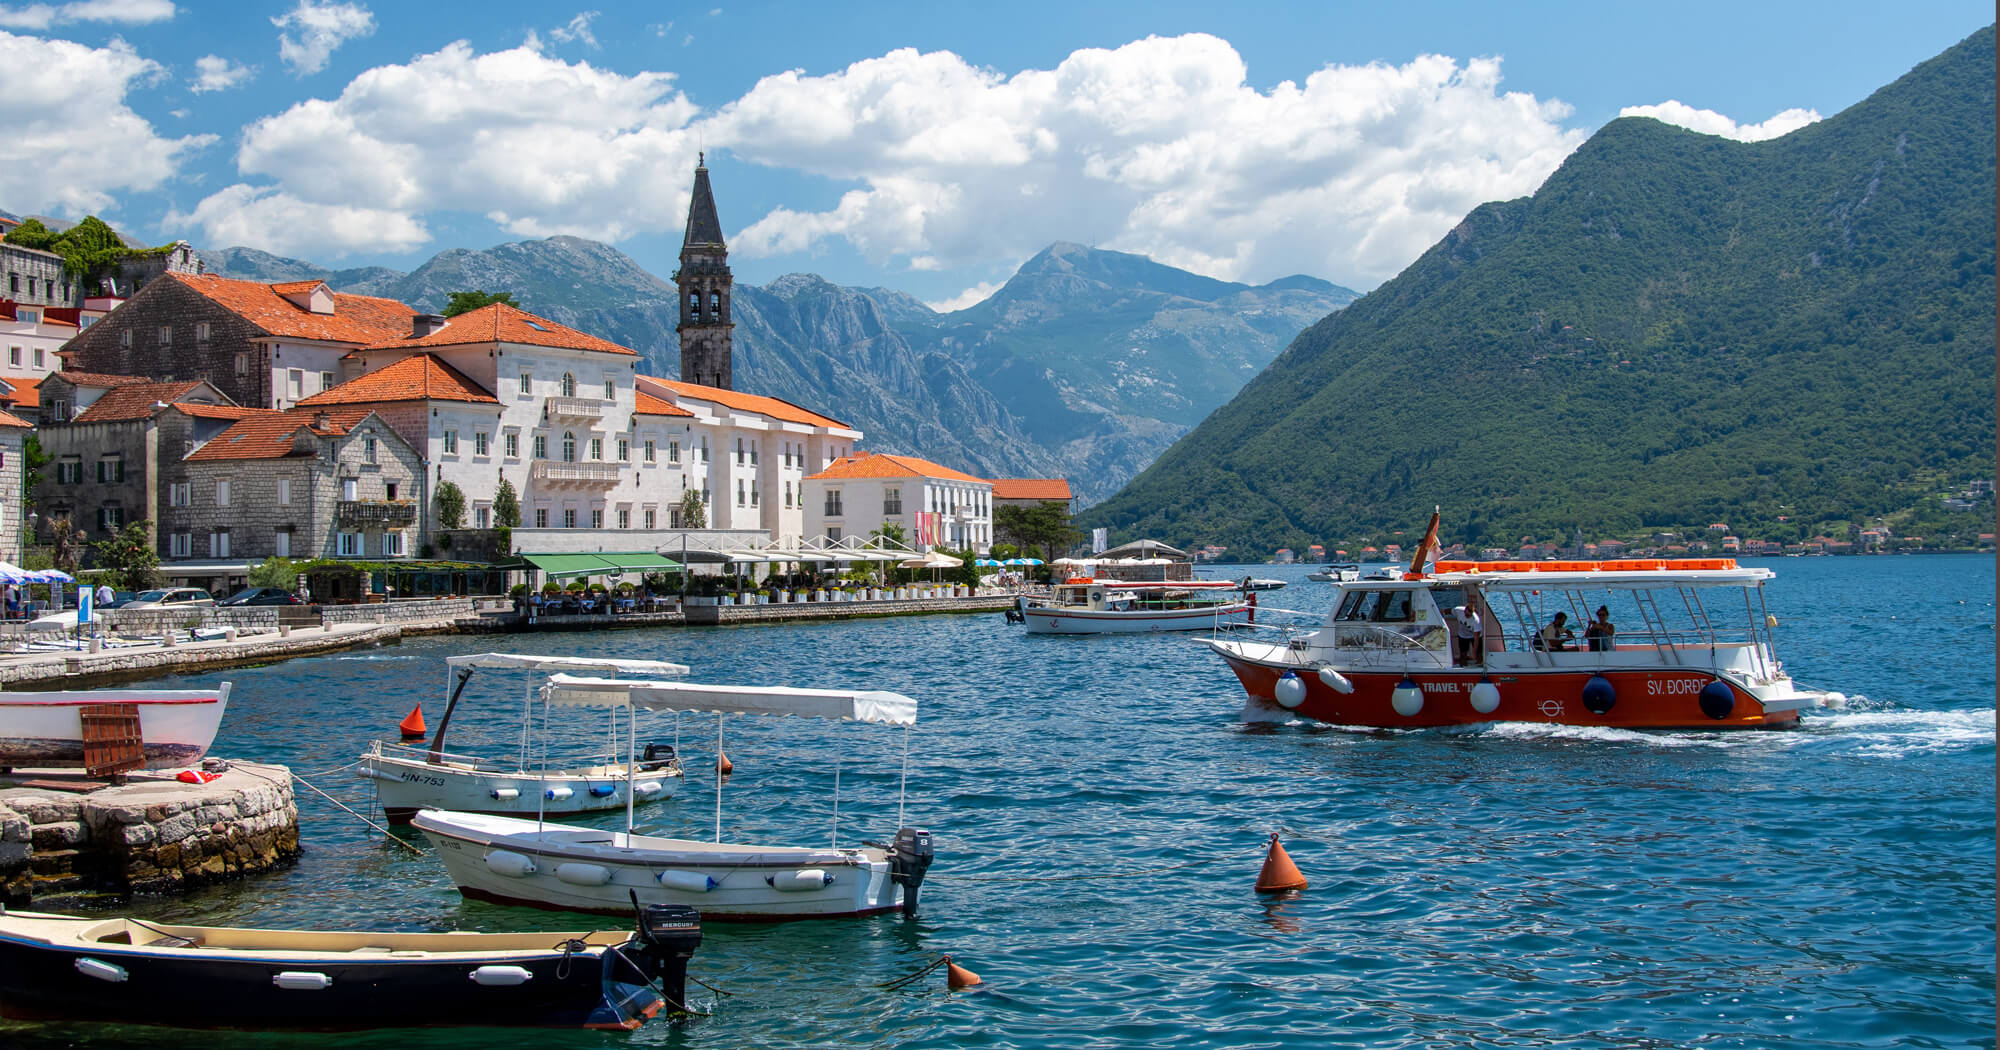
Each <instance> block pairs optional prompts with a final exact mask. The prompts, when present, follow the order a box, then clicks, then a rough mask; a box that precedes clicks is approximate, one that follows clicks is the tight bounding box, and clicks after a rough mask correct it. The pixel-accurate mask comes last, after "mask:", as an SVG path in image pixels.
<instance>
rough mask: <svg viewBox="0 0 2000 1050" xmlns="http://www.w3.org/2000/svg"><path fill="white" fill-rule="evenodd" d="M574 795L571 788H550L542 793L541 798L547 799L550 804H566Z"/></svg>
mask: <svg viewBox="0 0 2000 1050" xmlns="http://www.w3.org/2000/svg"><path fill="white" fill-rule="evenodd" d="M574 794H576V791H575V789H573V788H567V787H552V788H550V789H548V790H547V791H544V792H542V797H543V798H546V799H548V800H549V801H550V802H566V801H568V800H569V797H570V796H571V795H574Z"/></svg>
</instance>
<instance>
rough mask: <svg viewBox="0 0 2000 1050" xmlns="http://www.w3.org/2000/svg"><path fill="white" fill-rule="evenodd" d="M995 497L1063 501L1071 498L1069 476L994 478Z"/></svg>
mask: <svg viewBox="0 0 2000 1050" xmlns="http://www.w3.org/2000/svg"><path fill="white" fill-rule="evenodd" d="M993 498H994V499H1037V500H1055V501H1057V502H1061V501H1064V500H1068V499H1070V498H1071V496H1070V491H1069V479H1067V478H994V479H993Z"/></svg>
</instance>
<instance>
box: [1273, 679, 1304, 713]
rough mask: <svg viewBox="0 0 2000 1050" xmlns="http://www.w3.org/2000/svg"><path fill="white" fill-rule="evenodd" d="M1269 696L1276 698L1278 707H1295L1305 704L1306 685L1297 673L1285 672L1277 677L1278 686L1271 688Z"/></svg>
mask: <svg viewBox="0 0 2000 1050" xmlns="http://www.w3.org/2000/svg"><path fill="white" fill-rule="evenodd" d="M1271 695H1272V696H1274V697H1276V698H1277V701H1278V706H1279V707H1283V708H1293V707H1297V706H1299V705H1300V704H1303V703H1305V702H1306V683H1305V681H1304V680H1303V679H1301V678H1300V677H1299V676H1298V673H1297V672H1295V671H1286V672H1285V673H1284V674H1281V675H1279V676H1278V684H1276V685H1274V686H1272V687H1271Z"/></svg>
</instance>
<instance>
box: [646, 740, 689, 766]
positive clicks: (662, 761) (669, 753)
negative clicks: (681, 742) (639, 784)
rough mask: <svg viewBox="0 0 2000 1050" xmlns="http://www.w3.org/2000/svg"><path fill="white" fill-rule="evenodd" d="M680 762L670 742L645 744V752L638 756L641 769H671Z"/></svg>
mask: <svg viewBox="0 0 2000 1050" xmlns="http://www.w3.org/2000/svg"><path fill="white" fill-rule="evenodd" d="M680 762H681V760H680V756H678V755H676V754H674V745H672V744H647V745H646V752H645V754H642V755H640V756H639V768H640V769H642V770H657V769H672V768H674V767H675V766H678V765H680Z"/></svg>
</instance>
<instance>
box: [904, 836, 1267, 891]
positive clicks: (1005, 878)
mask: <svg viewBox="0 0 2000 1050" xmlns="http://www.w3.org/2000/svg"><path fill="white" fill-rule="evenodd" d="M1268 848H1270V847H1269V843H1266V844H1265V845H1262V846H1258V847H1256V848H1254V849H1248V850H1244V851H1242V852H1240V853H1223V854H1220V855H1217V856H1214V857H1203V858H1201V859H1199V860H1191V861H1188V862H1187V863H1185V864H1170V865H1168V866H1166V867H1164V868H1141V869H1139V870H1138V871H1106V872H1092V873H1090V874H1085V875H947V874H943V873H939V872H932V873H931V874H929V875H927V876H926V878H931V879H942V880H944V881H947V882H1081V881H1084V880H1086V879H1131V878H1137V877H1139V876H1141V875H1158V874H1160V873H1162V872H1168V871H1184V870H1186V869H1188V868H1198V867H1200V866H1202V865H1203V864H1213V863H1215V862H1216V861H1224V860H1235V859H1237V858H1238V857H1246V856H1250V855H1252V854H1255V853H1261V852H1263V851H1264V850H1266V849H1268Z"/></svg>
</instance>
